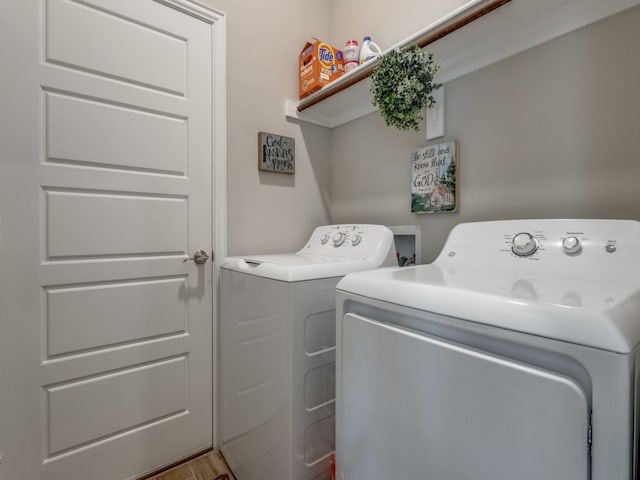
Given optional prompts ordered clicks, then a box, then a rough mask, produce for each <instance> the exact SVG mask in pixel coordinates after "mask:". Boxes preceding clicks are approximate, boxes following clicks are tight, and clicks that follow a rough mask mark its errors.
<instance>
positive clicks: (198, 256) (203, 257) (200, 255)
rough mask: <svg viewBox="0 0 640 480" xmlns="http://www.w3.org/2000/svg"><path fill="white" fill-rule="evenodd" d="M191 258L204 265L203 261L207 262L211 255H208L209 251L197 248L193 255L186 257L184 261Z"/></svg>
mask: <svg viewBox="0 0 640 480" xmlns="http://www.w3.org/2000/svg"><path fill="white" fill-rule="evenodd" d="M189 260H193V261H194V262H195V263H197V264H198V265H202V264H203V263H206V262H207V260H209V255H207V252H205V251H204V250H196V252H195V253H194V254H193V257H191V258H185V259H184V260H183V261H182V263H185V262H188V261H189Z"/></svg>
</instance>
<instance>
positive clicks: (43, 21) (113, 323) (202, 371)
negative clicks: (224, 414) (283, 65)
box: [0, 0, 215, 480]
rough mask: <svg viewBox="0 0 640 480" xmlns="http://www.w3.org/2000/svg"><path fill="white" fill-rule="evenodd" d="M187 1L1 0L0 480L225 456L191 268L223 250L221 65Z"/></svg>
mask: <svg viewBox="0 0 640 480" xmlns="http://www.w3.org/2000/svg"><path fill="white" fill-rule="evenodd" d="M169 3H173V4H174V5H173V6H170V5H168V4H169ZM184 3H186V2H185V1H184V0H172V1H168V2H162V3H160V2H156V1H152V0H39V1H36V0H28V1H25V0H3V1H2V2H0V42H1V43H2V45H1V46H0V54H1V55H2V57H1V58H0V60H1V64H0V69H1V70H0V76H1V80H2V82H1V91H0V96H1V102H2V103H1V105H0V154H1V155H2V156H1V158H0V168H1V170H0V267H1V270H0V314H1V317H0V457H1V460H0V479H2V480H5V479H6V480H17V479H19V480H87V479H91V480H121V479H127V478H134V477H136V476H139V475H141V474H144V473H145V472H148V471H150V470H152V469H154V468H156V467H158V466H162V465H164V464H167V463H169V462H172V461H175V460H177V459H179V458H182V457H185V456H187V455H189V454H190V453H193V452H197V451H199V450H201V449H203V448H207V447H208V446H210V445H211V443H212V318H213V317H212V311H213V291H214V285H213V268H212V263H211V259H209V260H208V261H207V262H206V263H204V264H196V263H195V262H194V261H193V260H187V259H188V258H189V257H193V253H194V252H195V251H196V250H198V249H203V250H205V251H206V252H207V253H208V254H209V255H211V250H212V238H213V237H212V236H213V232H212V128H213V113H212V112H213V105H212V87H213V85H212V78H213V77H212V68H213V64H214V58H213V55H214V53H215V52H213V51H212V50H213V46H214V43H213V38H212V35H213V33H212V32H213V29H212V23H211V22H206V21H203V20H202V19H201V18H198V16H197V15H187V14H185V13H184V12H182V11H179V8H177V7H176V5H175V4H177V5H178V6H179V5H180V4H184ZM174 7H176V8H174Z"/></svg>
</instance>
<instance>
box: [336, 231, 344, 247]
mask: <svg viewBox="0 0 640 480" xmlns="http://www.w3.org/2000/svg"><path fill="white" fill-rule="evenodd" d="M346 238H347V236H346V235H345V234H344V233H342V232H338V233H336V234H335V235H334V236H333V244H334V245H335V246H336V247H339V246H340V245H342V244H343V243H344V241H345V240H346Z"/></svg>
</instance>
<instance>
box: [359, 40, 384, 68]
mask: <svg viewBox="0 0 640 480" xmlns="http://www.w3.org/2000/svg"><path fill="white" fill-rule="evenodd" d="M381 54H382V50H380V47H379V46H378V45H376V44H375V43H374V42H372V41H371V37H364V39H363V40H362V47H360V65H362V64H363V63H365V62H367V61H369V60H371V59H373V58H378V57H379V56H380V55H381Z"/></svg>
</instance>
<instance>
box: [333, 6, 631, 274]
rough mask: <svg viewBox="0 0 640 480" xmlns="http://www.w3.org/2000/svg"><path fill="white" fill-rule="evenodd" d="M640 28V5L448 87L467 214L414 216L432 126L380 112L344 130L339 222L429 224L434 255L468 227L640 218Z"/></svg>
mask: <svg viewBox="0 0 640 480" xmlns="http://www.w3.org/2000/svg"><path fill="white" fill-rule="evenodd" d="M638 25H640V8H635V9H632V10H629V11H627V12H623V13H622V14H619V15H616V16H614V17H611V18H609V19H605V20H603V21H601V22H598V23H596V24H594V25H591V26H588V27H585V28H583V29H581V30H578V31H575V32H572V33H570V34H568V35H565V36H563V37H560V38H557V39H555V40H552V41H550V42H548V43H546V44H543V45H541V46H539V47H536V48H533V49H531V50H529V51H526V52H524V53H521V54H519V55H517V56H515V57H512V58H509V59H506V60H504V61H502V62H500V63H497V64H495V65H492V66H490V67H487V68H485V69H483V70H480V71H477V72H474V73H472V74H470V75H468V76H465V77H462V78H459V79H457V80H455V81H452V82H450V83H448V84H447V85H446V90H445V95H446V99H445V133H446V137H445V139H457V140H459V142H460V152H461V153H460V167H459V168H460V170H459V182H460V183H459V189H460V197H459V201H460V209H459V213H455V214H437V215H414V214H411V213H410V194H409V188H410V185H409V177H410V171H409V162H410V155H411V152H412V150H414V149H415V148H417V147H420V146H423V145H426V144H427V142H426V140H425V133H424V130H423V131H421V132H419V133H413V132H412V133H404V132H398V131H397V130H394V129H392V128H388V127H386V126H385V125H384V122H383V121H382V120H381V119H380V117H379V115H378V114H377V113H373V114H370V115H368V116H366V117H363V118H361V119H358V120H355V121H353V122H350V123H348V124H345V125H343V126H341V127H338V128H336V129H334V130H333V131H332V134H331V135H332V136H331V191H330V199H331V202H330V218H331V221H332V222H334V223H346V222H372V223H385V224H389V225H410V224H415V225H420V226H421V229H422V238H423V244H422V248H423V262H429V261H432V260H433V259H434V258H435V257H436V256H437V254H438V253H439V251H440V249H441V248H442V245H443V243H444V241H445V239H446V236H447V235H448V233H449V231H450V230H451V228H452V227H453V226H454V225H455V224H457V223H460V222H469V221H482V220H496V219H509V218H536V217H537V218H543V217H592V218H633V219H638V218H640V188H639V185H638V183H639V181H640V133H639V130H640V128H639V127H640V93H639V90H638V88H639V86H640V55H638V52H637V49H636V46H637V45H640V28H638ZM436 61H437V59H436Z"/></svg>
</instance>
